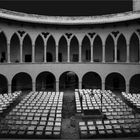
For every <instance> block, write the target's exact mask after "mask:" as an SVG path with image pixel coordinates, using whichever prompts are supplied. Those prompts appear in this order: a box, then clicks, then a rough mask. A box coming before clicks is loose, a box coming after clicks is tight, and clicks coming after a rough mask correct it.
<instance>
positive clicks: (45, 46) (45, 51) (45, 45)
mask: <svg viewBox="0 0 140 140" xmlns="http://www.w3.org/2000/svg"><path fill="white" fill-rule="evenodd" d="M46 58H47V42H46V41H45V42H44V63H46V62H47V61H46Z"/></svg>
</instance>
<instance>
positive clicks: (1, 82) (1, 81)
mask: <svg viewBox="0 0 140 140" xmlns="http://www.w3.org/2000/svg"><path fill="white" fill-rule="evenodd" d="M4 93H8V81H7V79H6V77H5V76H3V75H2V74H0V94H4Z"/></svg>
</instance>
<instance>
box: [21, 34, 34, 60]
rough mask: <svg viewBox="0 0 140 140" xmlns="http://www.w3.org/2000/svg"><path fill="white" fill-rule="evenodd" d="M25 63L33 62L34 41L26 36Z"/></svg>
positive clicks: (24, 47)
mask: <svg viewBox="0 0 140 140" xmlns="http://www.w3.org/2000/svg"><path fill="white" fill-rule="evenodd" d="M22 57H23V58H22V60H23V62H32V40H31V37H30V36H29V35H28V34H26V35H25V37H24V39H23V56H22Z"/></svg>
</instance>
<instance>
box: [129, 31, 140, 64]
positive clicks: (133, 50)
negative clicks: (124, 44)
mask: <svg viewBox="0 0 140 140" xmlns="http://www.w3.org/2000/svg"><path fill="white" fill-rule="evenodd" d="M129 49H130V51H129V52H130V62H139V38H138V36H137V34H136V33H133V34H132V36H131V38H130V48H129Z"/></svg>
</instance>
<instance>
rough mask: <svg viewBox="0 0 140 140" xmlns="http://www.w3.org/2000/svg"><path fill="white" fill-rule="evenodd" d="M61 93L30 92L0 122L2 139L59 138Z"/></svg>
mask: <svg viewBox="0 0 140 140" xmlns="http://www.w3.org/2000/svg"><path fill="white" fill-rule="evenodd" d="M62 104H63V92H42V91H40V92H30V93H29V94H28V95H27V96H26V97H25V98H24V99H23V100H22V101H21V102H20V103H19V104H18V105H17V106H16V107H15V108H13V109H12V111H11V112H9V114H8V115H7V116H6V117H5V118H4V119H3V120H2V121H1V122H0V136H2V137H7V136H10V137H26V138H29V137H33V138H36V137H39V138H41V137H43V138H60V136H61V124H62Z"/></svg>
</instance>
